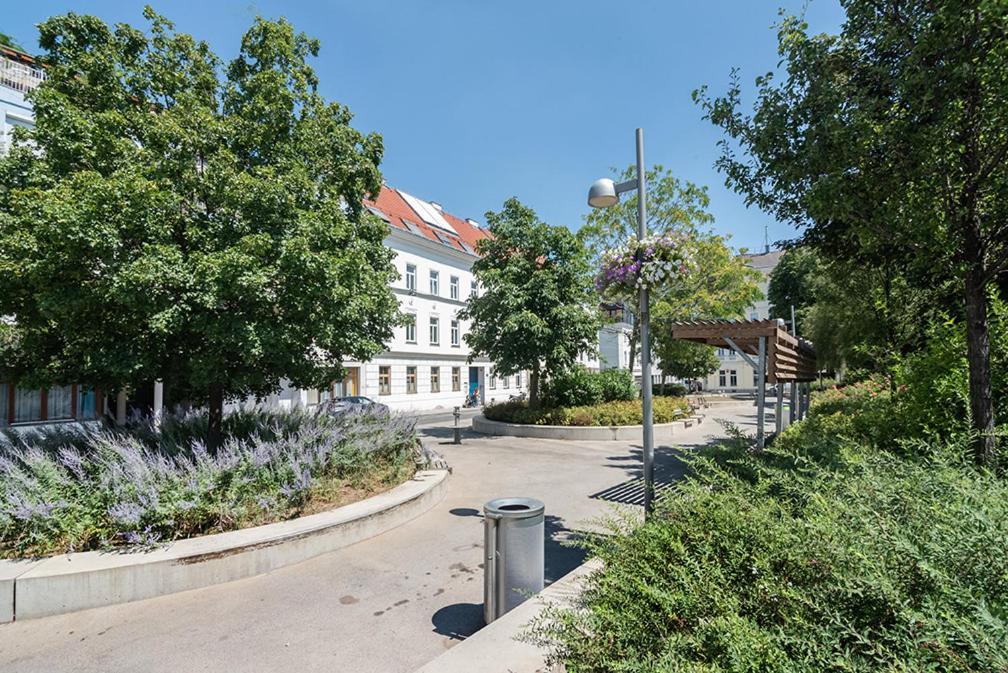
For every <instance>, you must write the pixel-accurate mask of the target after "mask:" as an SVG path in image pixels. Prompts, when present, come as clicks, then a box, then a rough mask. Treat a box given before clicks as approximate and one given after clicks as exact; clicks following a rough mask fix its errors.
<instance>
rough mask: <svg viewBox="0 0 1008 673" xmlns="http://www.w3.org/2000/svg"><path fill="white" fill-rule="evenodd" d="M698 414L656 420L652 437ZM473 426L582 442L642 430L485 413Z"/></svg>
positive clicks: (697, 419)
mask: <svg viewBox="0 0 1008 673" xmlns="http://www.w3.org/2000/svg"><path fill="white" fill-rule="evenodd" d="M701 420H702V419H701V418H700V417H690V418H684V419H682V420H679V421H673V422H672V423H656V424H655V426H654V435H655V438H656V439H657V438H662V437H664V438H668V437H671V436H672V431H673V430H674V429H676V428H678V429H680V430H682V429H684V428H687V427H689V426H691V425H693V424H695V423H699V422H700V421H701ZM472 429H473V430H475V431H476V432H479V433H482V434H484V435H506V436H508V437H535V438H536V439H575V440H582V441H607V440H624V441H625V440H634V439H640V438H641V433H642V432H643V426H641V425H610V426H601V427H593V426H583V425H524V424H520V423H501V422H500V421H491V420H489V419H487V418H485V417H484V416H474V417H473V420H472Z"/></svg>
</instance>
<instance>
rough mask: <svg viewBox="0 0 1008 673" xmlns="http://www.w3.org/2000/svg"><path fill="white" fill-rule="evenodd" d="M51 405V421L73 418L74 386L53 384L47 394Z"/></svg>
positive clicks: (49, 414)
mask: <svg viewBox="0 0 1008 673" xmlns="http://www.w3.org/2000/svg"><path fill="white" fill-rule="evenodd" d="M46 402H47V403H48V405H49V409H48V415H47V417H46V418H47V419H48V420H50V421H58V420H65V419H68V418H73V388H72V387H71V386H53V387H52V388H50V389H49V391H48V394H47V395H46Z"/></svg>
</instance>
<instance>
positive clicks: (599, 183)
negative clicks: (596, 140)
mask: <svg viewBox="0 0 1008 673" xmlns="http://www.w3.org/2000/svg"><path fill="white" fill-rule="evenodd" d="M636 140H637V177H636V179H634V180H627V181H626V182H621V183H619V184H616V183H614V182H613V181H612V180H610V179H609V178H602V179H600V180H596V181H595V182H593V183H592V185H591V188H590V189H589V190H588V205H590V206H591V207H592V208H609V207H611V206H615V205H616V204H617V203H619V195H620V194H622V193H624V192H629V191H633V190H634V189H636V190H637V238H638V240H644V238H645V237H646V236H647V178H646V172H645V170H644V130H643V129H637V132H636ZM639 299H640V306H639V308H638V313H637V319H638V324H639V325H640V342H641V343H640V349H641V398H642V404H643V407H644V426H643V428H644V431H643V435H644V438H643V439H644V516H645V518H647V517H650V516H651V513H652V512H653V511H654V407H653V404H652V400H651V329H650V328H651V311H650V309H649V308H648V288H647V286H646V285H645V284H643V283H642V284H641V286H640V297H639ZM630 367H631V370H632V369H633V363H632V362H631V363H630Z"/></svg>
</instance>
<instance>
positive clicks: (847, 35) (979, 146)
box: [694, 0, 1008, 464]
mask: <svg viewBox="0 0 1008 673" xmlns="http://www.w3.org/2000/svg"><path fill="white" fill-rule="evenodd" d="M841 4H842V5H843V7H844V9H845V10H846V15H847V18H846V21H845V23H844V24H843V28H842V30H841V32H840V34H839V35H810V34H809V33H808V29H807V25H806V24H805V23H804V22H803V21H802V20H801V19H799V18H795V17H784V18H783V20H782V22H781V24H780V26H779V33H778V44H779V53H780V62H781V70H782V77H781V78H780V79H779V80H778V78H777V77H776V76H775V75H774V74H773V73H769V74H766V75H762V76H760V77H758V78H757V79H756V85H757V95H756V102H755V106H754V111H753V112H752V113H751V114H746V113H744V112H743V111H742V109H741V108H742V101H741V96H742V92H741V87H740V85H739V82H738V78H737V77H733V80H732V83H731V85H730V87H729V89H728V91H727V93H726V94H725V95H723V96H721V97H716V98H711V97H709V96H708V95H707V94H706V92H705V90H703V89H701V90H699V91H697V92H695V94H694V95H695V97H696V98H697V100H698V101H699V102H700V104H701V105H702V106H703V107H704V110H705V111H706V114H707V116H708V117H709V118H710V119H711V121H713V123H714V124H716V125H717V126H719V127H721V128H722V129H723V130H724V131H725V134H726V137H725V139H724V141H723V148H724V152H723V155H722V157H721V159H720V160H719V162H718V165H719V167H720V168H721V169H722V170H723V171H724V173H725V175H726V177H727V181H728V184H729V185H730V186H732V187H733V188H735V189H736V190H737V191H739V192H740V193H742V194H744V195H745V197H746V199H747V202H748V203H750V204H755V205H758V206H760V207H761V208H763V209H764V210H766V211H768V212H770V213H772V214H774V215H776V216H777V217H778V218H779V219H781V220H784V221H791V222H793V223H795V224H796V225H797V226H799V227H800V228H802V229H803V230H804V240H805V241H806V242H807V243H810V244H813V245H815V246H816V247H817V248H818V249H819V251H820V252H822V253H824V254H825V255H827V256H831V257H835V258H839V259H845V260H850V261H851V262H855V263H858V264H861V265H864V267H865V268H874V267H878V266H880V265H882V264H886V263H889V264H894V265H897V266H899V267H903V268H907V269H913V268H914V267H919V268H922V267H930V268H932V269H934V268H937V269H940V270H941V271H942V272H943V273H944V274H945V276H946V278H949V279H954V280H955V281H957V283H958V285H959V288H960V289H959V301H960V306H961V307H963V308H964V310H962V311H961V316H962V318H963V319H964V321H965V323H966V328H967V335H968V339H967V355H968V360H969V364H970V367H969V370H970V376H969V379H970V400H971V404H970V408H971V415H972V420H973V427H974V429H975V431H976V433H977V441H976V454H977V460H978V461H979V462H982V463H986V464H990V463H991V462H992V461H993V459H994V455H995V436H994V412H993V404H992V401H991V381H990V358H989V351H990V345H989V333H988V332H989V330H988V324H987V322H988V321H987V290H988V288H989V287H990V286H991V285H992V284H993V282H994V280H995V279H996V277H997V276H998V275H999V274H1001V273H1002V272H1004V271H1005V270H1006V269H1008V228H1006V226H1005V222H1006V221H1008V217H1006V215H1008V213H1006V209H1008V199H1006V198H1005V195H1006V194H1008V162H1006V158H1008V124H1006V115H1008V67H1006V66H1008V37H1006V31H1005V26H1006V24H1008V5H1006V4H1005V3H1004V2H1001V1H1000V0H979V1H974V0H937V1H931V0H910V1H906V0H842V2H841Z"/></svg>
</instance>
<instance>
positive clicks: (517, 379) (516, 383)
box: [515, 372, 522, 388]
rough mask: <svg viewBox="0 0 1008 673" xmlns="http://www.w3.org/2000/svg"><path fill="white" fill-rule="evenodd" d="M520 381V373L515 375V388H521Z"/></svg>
mask: <svg viewBox="0 0 1008 673" xmlns="http://www.w3.org/2000/svg"><path fill="white" fill-rule="evenodd" d="M521 379H522V376H521V372H518V373H517V374H515V388H521Z"/></svg>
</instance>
